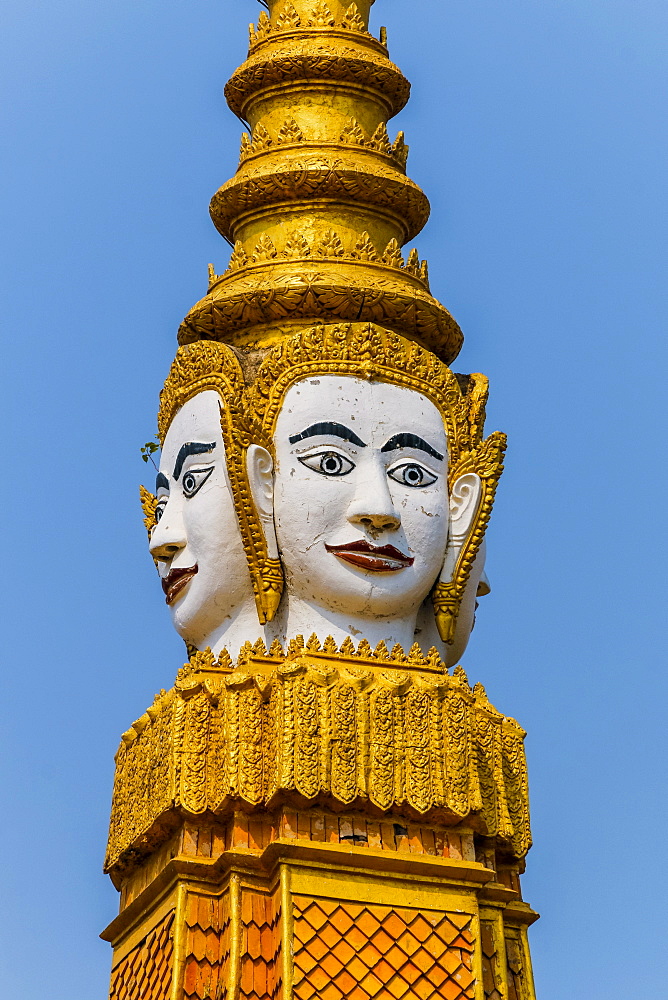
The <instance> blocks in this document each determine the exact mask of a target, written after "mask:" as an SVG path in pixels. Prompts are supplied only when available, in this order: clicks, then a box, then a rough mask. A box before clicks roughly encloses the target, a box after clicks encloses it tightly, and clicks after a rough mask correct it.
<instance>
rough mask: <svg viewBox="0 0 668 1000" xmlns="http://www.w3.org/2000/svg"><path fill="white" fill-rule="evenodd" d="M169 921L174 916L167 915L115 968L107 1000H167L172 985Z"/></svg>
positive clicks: (171, 921)
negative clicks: (108, 999)
mask: <svg viewBox="0 0 668 1000" xmlns="http://www.w3.org/2000/svg"><path fill="white" fill-rule="evenodd" d="M173 921H174V914H173V913H170V914H168V915H167V916H166V917H165V919H164V920H163V921H162V923H161V924H158V926H157V927H156V928H155V930H153V931H151V933H150V934H149V935H148V937H147V938H146V939H145V940H144V941H142V942H141V943H140V944H138V945H137V947H136V948H133V950H132V951H131V952H130V954H129V955H128V956H127V957H126V958H124V959H123V961H122V962H120V963H119V964H118V965H117V966H116V968H115V969H114V971H113V973H112V976H111V992H110V994H109V998H110V1000H167V997H168V996H169V994H170V989H171V982H172V950H173V937H172V923H173Z"/></svg>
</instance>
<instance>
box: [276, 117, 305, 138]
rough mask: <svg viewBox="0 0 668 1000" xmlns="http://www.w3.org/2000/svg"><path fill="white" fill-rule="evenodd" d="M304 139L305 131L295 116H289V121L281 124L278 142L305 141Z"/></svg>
mask: <svg viewBox="0 0 668 1000" xmlns="http://www.w3.org/2000/svg"><path fill="white" fill-rule="evenodd" d="M303 140H304V133H303V132H302V130H301V129H300V127H299V125H298V124H297V122H296V121H295V120H294V118H288V119H287V121H285V122H284V123H283V125H281V127H280V129H279V131H278V135H277V136H276V142H277V143H290V142H303Z"/></svg>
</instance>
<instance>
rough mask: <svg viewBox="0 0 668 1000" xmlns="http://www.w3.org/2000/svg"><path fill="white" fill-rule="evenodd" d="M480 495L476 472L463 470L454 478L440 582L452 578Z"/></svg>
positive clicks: (472, 521)
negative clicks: (460, 474) (446, 543)
mask: <svg viewBox="0 0 668 1000" xmlns="http://www.w3.org/2000/svg"><path fill="white" fill-rule="evenodd" d="M481 497H482V481H481V479H480V476H479V475H478V474H477V473H476V472H465V473H464V474H463V475H462V476H459V478H458V479H456V480H455V482H454V484H453V487H452V489H451V491H450V532H449V536H448V548H447V551H446V553H445V563H444V564H443V569H442V571H441V583H448V582H449V581H450V580H452V577H453V574H454V572H455V567H456V565H457V559H458V557H459V553H460V552H461V550H462V547H463V545H464V542H465V541H466V539H467V537H468V534H469V532H470V531H471V528H472V527H473V524H474V521H475V515H476V512H477V510H478V507H479V505H480V499H481Z"/></svg>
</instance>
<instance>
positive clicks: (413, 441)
mask: <svg viewBox="0 0 668 1000" xmlns="http://www.w3.org/2000/svg"><path fill="white" fill-rule="evenodd" d="M396 448H417V449H418V450H419V451H426V452H427V454H428V455H431V457H432V458H437V459H438V460H439V462H440V461H442V460H443V455H439V453H438V452H437V451H436V449H435V448H432V446H431V445H430V444H427V442H426V441H425V440H424V438H421V437H418V435H417V434H409V433H408V432H407V431H404V432H403V433H402V434H395V435H394V437H391V438H390V440H389V441H386V442H385V444H384V445H383V447H382V448H381V449H380V450H381V451H394V450H395V449H396Z"/></svg>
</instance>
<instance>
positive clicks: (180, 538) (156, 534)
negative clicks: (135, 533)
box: [148, 502, 188, 562]
mask: <svg viewBox="0 0 668 1000" xmlns="http://www.w3.org/2000/svg"><path fill="white" fill-rule="evenodd" d="M169 507H170V505H169V502H168V503H167V506H166V507H165V510H164V513H163V515H162V517H161V518H160V520H159V521H158V523H157V524H156V526H155V528H154V529H153V531H152V532H151V541H150V542H149V546H148V547H149V551H150V553H151V555H152V556H153V558H154V559H159V560H161V562H169V561H170V560H172V559H173V558H174V556H176V555H178V553H179V552H180V551H181V550H182V549H184V548H185V547H186V544H187V541H188V539H187V538H186V532H185V528H184V525H183V521H182V519H181V517H179V516H178V514H177V513H176V511H175V510H174V509H172V510H170V509H169Z"/></svg>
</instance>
